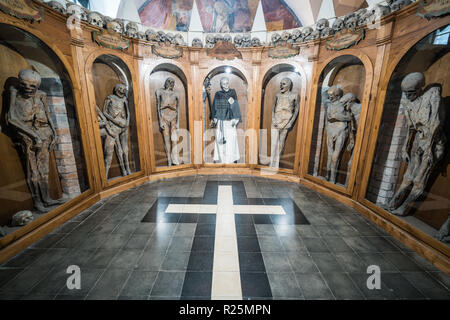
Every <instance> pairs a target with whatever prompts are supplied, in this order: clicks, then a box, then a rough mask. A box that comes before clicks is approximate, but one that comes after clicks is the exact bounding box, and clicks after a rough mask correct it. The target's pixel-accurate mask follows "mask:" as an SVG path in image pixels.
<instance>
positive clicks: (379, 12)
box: [371, 4, 391, 19]
mask: <svg viewBox="0 0 450 320" xmlns="http://www.w3.org/2000/svg"><path fill="white" fill-rule="evenodd" d="M389 13H391V8H390V7H388V6H383V5H381V4H377V5H376V6H375V8H373V9H372V16H371V18H372V19H374V18H381V17H384V16H387V15H388V14H389Z"/></svg>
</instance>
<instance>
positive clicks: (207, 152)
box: [203, 66, 248, 164]
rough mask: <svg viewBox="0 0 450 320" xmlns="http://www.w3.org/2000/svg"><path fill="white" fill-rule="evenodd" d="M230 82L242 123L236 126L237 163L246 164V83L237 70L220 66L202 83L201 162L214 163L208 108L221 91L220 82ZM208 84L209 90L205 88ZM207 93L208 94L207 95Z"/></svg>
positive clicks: (213, 139) (212, 133)
mask: <svg viewBox="0 0 450 320" xmlns="http://www.w3.org/2000/svg"><path fill="white" fill-rule="evenodd" d="M224 77H225V78H228V79H229V80H230V89H234V90H236V94H237V98H238V102H239V106H240V111H241V116H242V121H241V122H239V124H238V126H237V137H238V144H239V154H240V159H239V161H238V163H240V164H244V163H246V161H247V160H246V131H247V128H248V83H247V79H246V78H245V76H244V75H243V74H242V72H241V71H239V70H238V69H236V68H234V67H231V66H221V67H218V68H215V69H214V70H212V71H211V72H210V73H209V74H208V76H207V77H206V78H205V80H204V82H203V162H204V163H206V164H212V163H214V144H215V137H214V132H215V129H213V128H211V119H210V111H211V109H210V106H211V104H212V103H213V102H214V96H215V94H216V92H217V91H220V90H222V89H221V87H220V80H221V79H222V78H224ZM208 84H210V90H207V88H206V86H207V85H208ZM208 91H209V94H208V93H207V92H208Z"/></svg>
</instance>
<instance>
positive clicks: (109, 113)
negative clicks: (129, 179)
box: [97, 84, 131, 177]
mask: <svg viewBox="0 0 450 320" xmlns="http://www.w3.org/2000/svg"><path fill="white" fill-rule="evenodd" d="M97 112H98V116H99V124H100V134H101V135H102V136H103V137H104V156H105V169H106V177H108V173H109V169H110V167H111V162H112V157H113V154H114V150H115V151H116V155H117V160H118V161H119V165H120V170H121V172H122V175H123V176H126V175H129V174H131V170H130V163H129V161H128V127H129V125H130V110H129V108H128V97H127V87H126V86H125V85H124V84H117V85H116V86H115V87H114V93H113V94H111V95H109V96H108V97H106V99H105V102H104V104H103V112H102V111H100V110H97Z"/></svg>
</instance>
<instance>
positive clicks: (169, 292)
mask: <svg viewBox="0 0 450 320" xmlns="http://www.w3.org/2000/svg"><path fill="white" fill-rule="evenodd" d="M184 278H185V272H164V271H161V272H159V273H158V276H157V278H156V282H155V284H154V285H153V289H152V292H151V293H150V296H156V297H179V296H180V295H181V290H182V289H183V283H184Z"/></svg>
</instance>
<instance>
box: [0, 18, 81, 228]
mask: <svg viewBox="0 0 450 320" xmlns="http://www.w3.org/2000/svg"><path fill="white" fill-rule="evenodd" d="M0 62H1V64H0V88H1V90H2V95H1V97H0V100H1V102H0V128H1V129H0V153H1V156H0V177H1V178H0V189H1V190H3V191H2V192H0V207H1V208H2V209H1V210H0V226H5V225H6V226H8V225H10V222H11V218H12V216H13V215H14V214H15V213H17V212H19V211H22V210H30V211H32V213H33V215H34V216H35V218H36V217H38V216H39V215H40V214H42V213H44V212H48V211H51V210H53V209H55V208H57V207H58V206H59V205H61V204H62V203H65V202H67V201H68V200H70V199H72V198H75V197H77V196H78V195H80V194H81V193H83V192H84V191H87V190H88V189H89V182H88V177H87V170H86V163H85V158H84V154H83V146H82V141H81V132H80V127H79V122H78V117H77V112H76V107H75V99H74V95H73V86H72V81H71V79H70V77H69V74H68V71H67V70H66V68H65V67H64V65H63V63H62V62H61V60H60V59H59V58H58V56H57V54H56V53H55V52H53V51H52V50H51V49H50V48H49V47H48V46H47V45H46V44H45V43H44V42H43V41H41V40H40V39H38V38H37V37H36V36H34V35H32V34H30V33H29V32H26V31H24V30H22V29H20V28H17V27H14V26H11V25H6V24H0ZM24 69H29V70H34V71H35V72H37V73H38V74H39V77H40V85H39V88H38V92H37V94H36V96H35V97H38V96H39V97H41V99H36V101H38V102H37V103H35V104H34V106H35V110H34V111H32V112H31V113H30V114H29V115H30V117H26V116H25V112H22V111H21V112H17V113H16V115H15V116H14V115H12V113H14V110H19V107H18V106H19V104H22V103H30V104H31V99H29V98H28V99H25V98H24V97H23V94H22V93H21V90H20V87H19V85H20V81H19V78H18V77H19V72H20V71H21V70H24ZM11 88H14V89H16V90H18V91H17V94H14V95H13V94H12V90H11ZM25 101H27V102H25ZM22 106H23V105H22ZM45 109H47V112H48V117H46V116H43V117H39V119H40V120H39V122H36V121H35V120H32V121H29V120H30V119H37V117H35V115H36V114H37V113H39V112H44V110H45ZM22 110H23V109H22ZM44 114H45V113H41V115H44ZM27 118H28V119H27ZM18 123H19V124H20V123H21V124H24V125H25V126H27V127H28V128H32V129H31V130H33V132H35V134H36V136H40V137H41V141H42V142H43V145H48V142H51V141H52V140H53V139H52V138H51V137H52V136H55V139H54V146H53V148H48V147H44V148H42V149H39V148H38V147H37V146H38V144H37V142H36V141H37V140H36V139H29V140H28V142H25V140H27V139H28V138H27V137H31V135H30V134H23V135H21V133H20V132H22V130H21V129H18V126H17V124H18ZM50 123H51V124H50ZM51 127H53V128H54V131H55V134H53V133H52V134H51V135H46V134H45V130H47V129H50V128H51ZM51 131H52V130H50V131H47V132H51ZM27 143H28V145H29V149H27V147H26V145H27ZM49 147H50V146H49ZM38 150H40V151H38ZM43 150H44V151H45V152H44V151H43ZM47 150H50V151H49V152H48V151H47ZM34 163H36V164H39V165H35V164H34ZM33 173H34V174H33ZM33 175H34V177H38V178H33ZM47 175H48V179H47V178H46V176H47ZM47 186H48V187H47ZM47 190H48V192H47ZM47 193H48V194H49V196H50V199H51V200H57V202H52V201H50V202H48V201H45V199H44V198H45V197H46V194H47ZM39 203H43V206H41V205H39ZM6 229H7V232H10V231H12V230H14V229H9V228H8V227H6Z"/></svg>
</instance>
